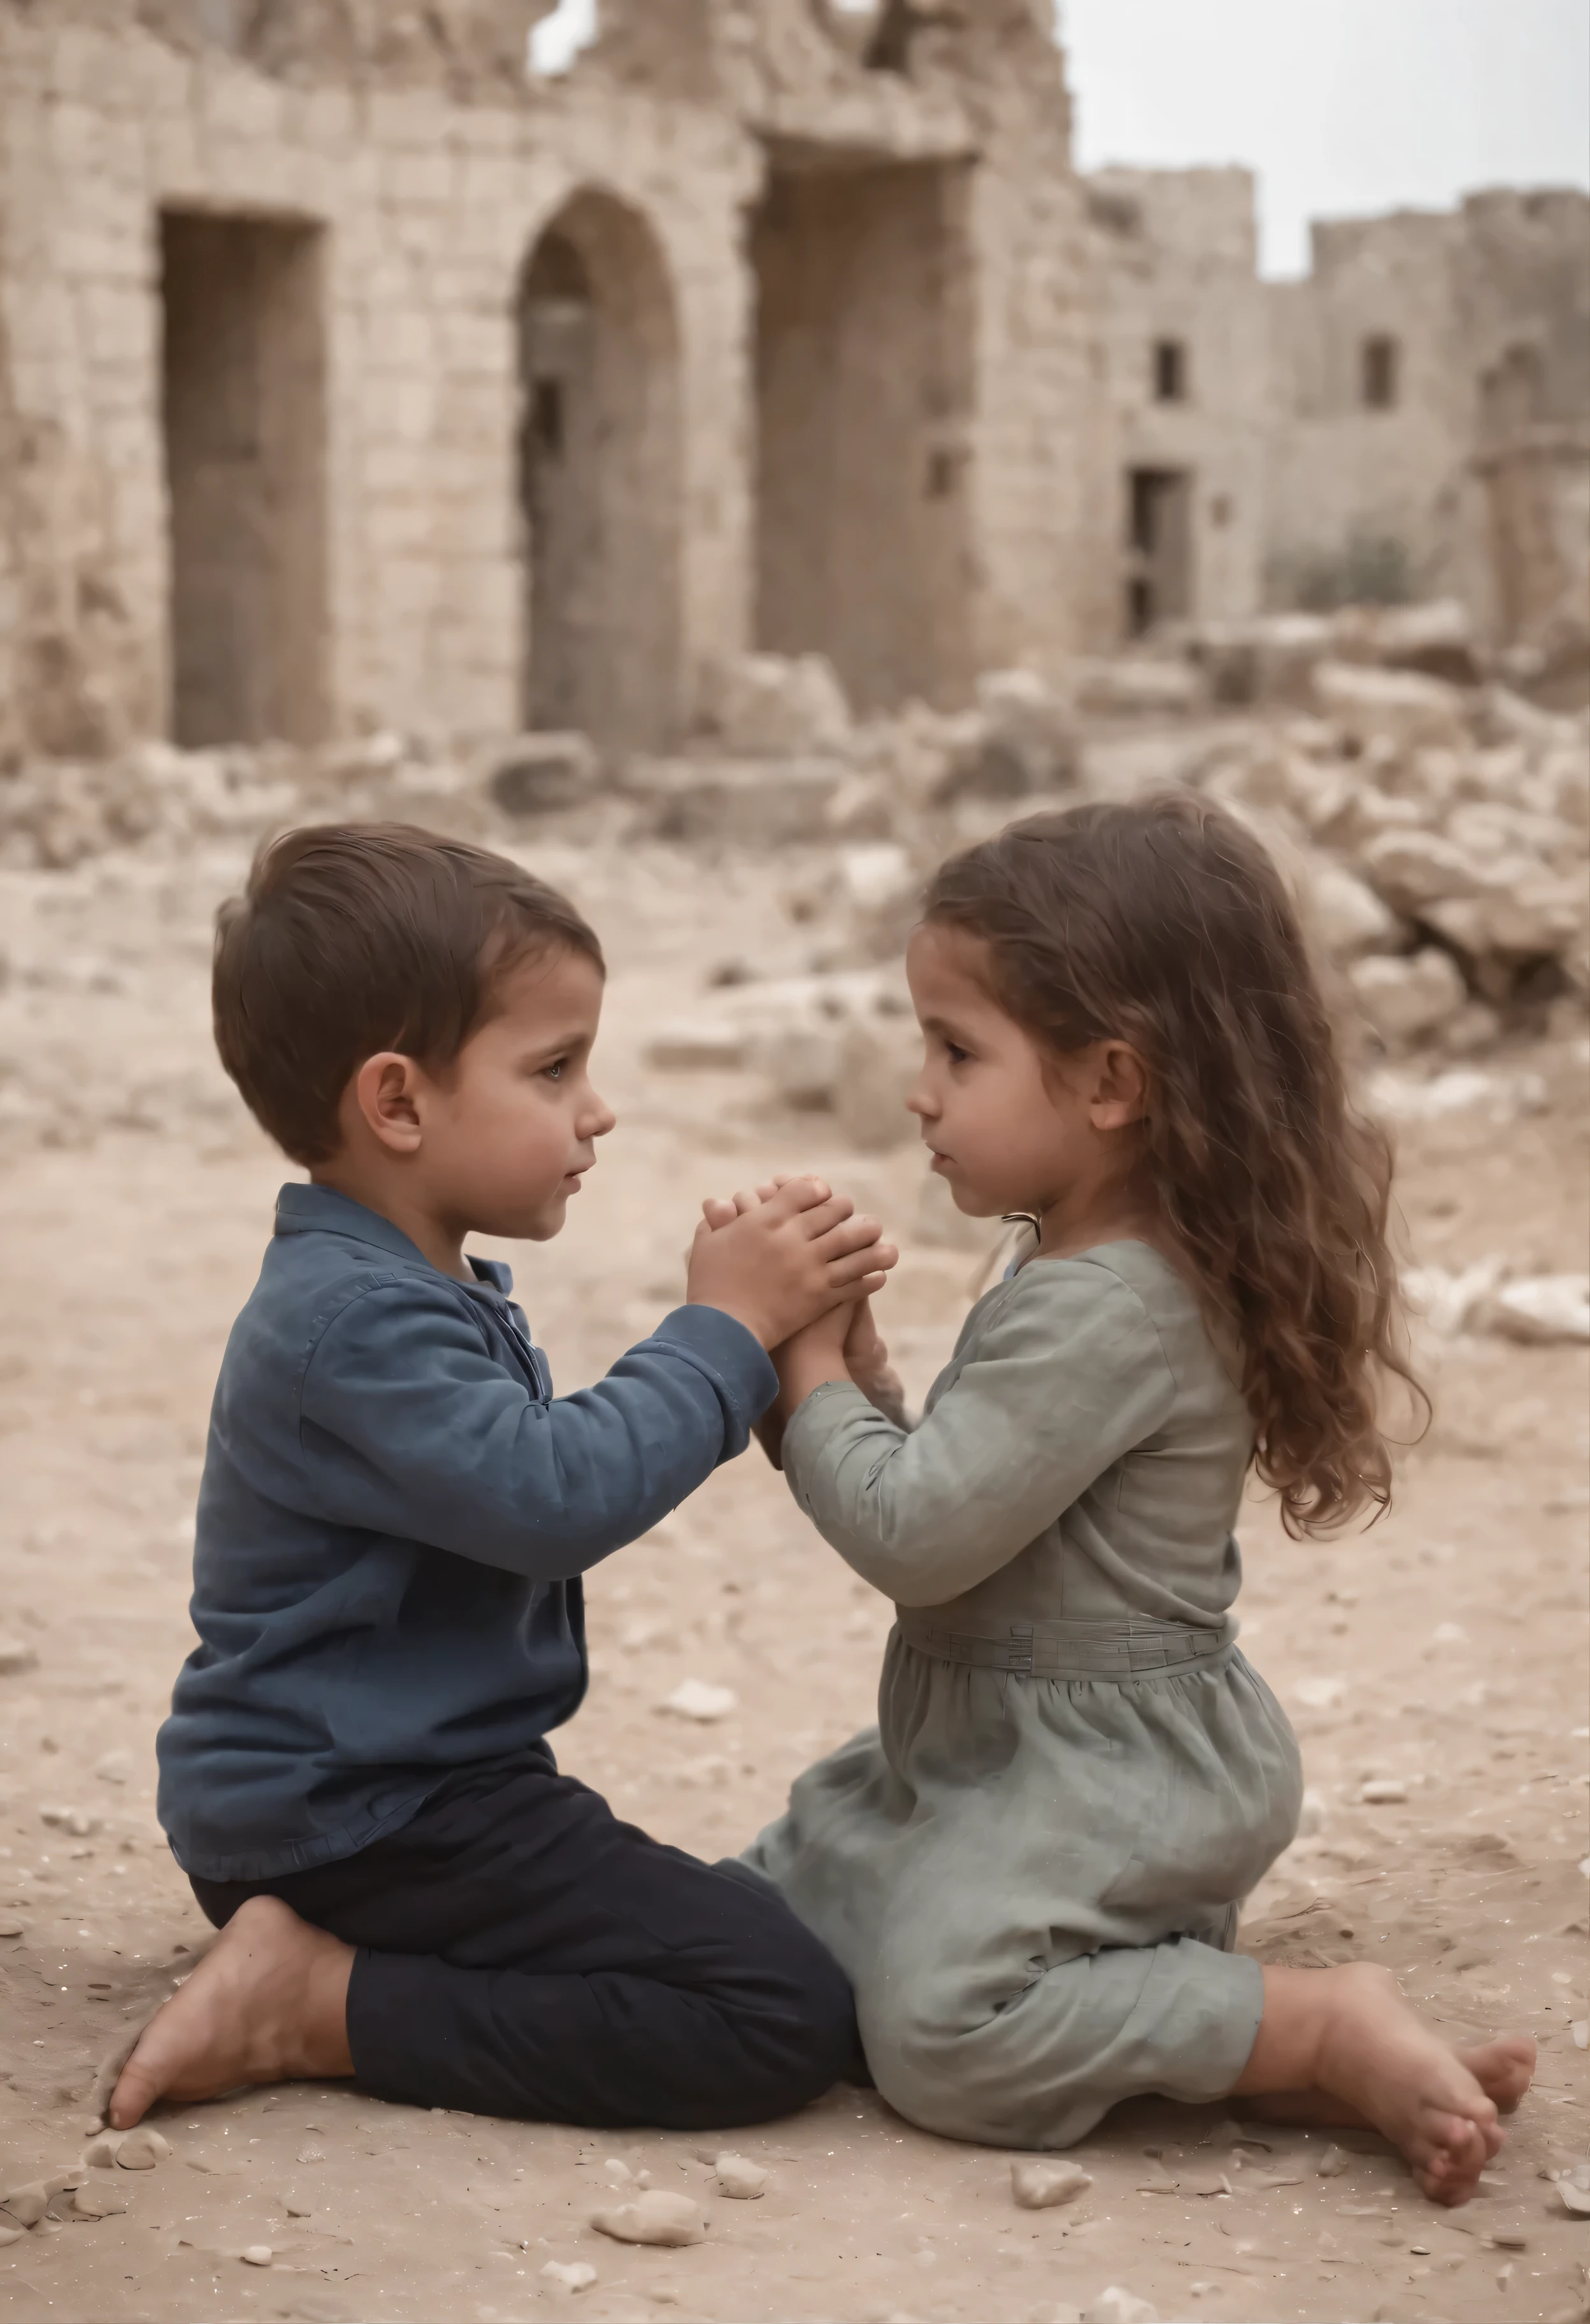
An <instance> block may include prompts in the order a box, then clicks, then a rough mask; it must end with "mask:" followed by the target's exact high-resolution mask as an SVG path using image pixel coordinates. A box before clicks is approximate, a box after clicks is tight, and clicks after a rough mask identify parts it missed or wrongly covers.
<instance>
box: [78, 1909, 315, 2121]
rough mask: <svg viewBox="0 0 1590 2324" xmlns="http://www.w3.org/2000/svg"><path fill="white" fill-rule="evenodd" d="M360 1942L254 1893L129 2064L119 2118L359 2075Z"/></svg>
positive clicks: (116, 2101)
mask: <svg viewBox="0 0 1590 2324" xmlns="http://www.w3.org/2000/svg"><path fill="white" fill-rule="evenodd" d="M353 1966H354V1949H353V1947H352V1945H345V1944H343V1943H342V1942H341V1941H339V1940H338V1939H337V1938H335V1937H332V1936H327V1935H326V1932H325V1930H324V1929H315V1928H311V1927H310V1925H309V1923H308V1922H307V1921H300V1920H299V1916H298V1914H296V1913H295V1912H293V1911H291V1910H290V1907H289V1906H287V1905H286V1904H282V1903H281V1901H280V1898H278V1897H275V1896H251V1897H250V1899H249V1901H248V1903H247V1904H243V1905H241V1906H240V1907H239V1908H238V1910H237V1912H236V1913H235V1914H234V1915H233V1917H232V1919H231V1920H230V1921H228V1922H227V1923H226V1926H225V1928H224V1929H223V1930H222V1932H221V1933H220V1936H219V1937H218V1938H217V1939H216V1942H215V1944H214V1945H213V1946H212V1947H211V1949H210V1950H209V1951H208V1952H207V1954H206V1955H205V1958H204V1960H201V1961H200V1963H199V1965H198V1968H197V1969H195V1970H194V1972H193V1975H192V1976H191V1977H190V1978H188V1982H187V1984H186V1985H184V1986H183V1987H181V1989H180V1991H179V1992H178V1993H176V1994H174V1995H173V1996H172V1997H171V1999H170V2001H168V2002H167V2004H166V2006H165V2007H164V2008H163V2009H161V2010H160V2011H158V2012H157V2013H156V2015H154V2016H153V2017H152V2018H151V2020H150V2022H149V2024H148V2025H147V2026H146V2027H145V2028H144V2030H143V2033H142V2035H141V2036H140V2037H139V2041H138V2045H137V2047H136V2049H135V2050H134V2051H133V2054H132V2056H131V2057H130V2058H129V2059H128V2061H127V2062H126V2064H125V2065H124V2067H123V2069H122V2074H121V2080H119V2081H118V2082H117V2084H116V2086H115V2091H114V2093H113V2094H112V2098H111V2102H110V2121H111V2124H112V2126H113V2127H114V2128H115V2129H117V2130H128V2129H131V2127H132V2126H133V2123H135V2122H138V2121H140V2120H141V2119H142V2116H144V2115H145V2114H146V2113H147V2112H148V2110H149V2108H150V2107H152V2105H153V2104H154V2102H155V2100H156V2099H157V2098H216V2097H218V2096H219V2095H220V2093H221V2092H222V2091H223V2090H232V2089H236V2088H237V2087H238V2085H239V2084H240V2083H242V2082H286V2081H297V2080H308V2081H324V2080H330V2079H332V2078H333V2077H334V2076H337V2075H345V2074H351V2073H352V2072H353V2070H354V2061H353V2058H352V2057H351V2055H350V2054H349V2051H348V2034H347V2000H348V1978H349V1976H350V1974H351V1973H352V1970H353Z"/></svg>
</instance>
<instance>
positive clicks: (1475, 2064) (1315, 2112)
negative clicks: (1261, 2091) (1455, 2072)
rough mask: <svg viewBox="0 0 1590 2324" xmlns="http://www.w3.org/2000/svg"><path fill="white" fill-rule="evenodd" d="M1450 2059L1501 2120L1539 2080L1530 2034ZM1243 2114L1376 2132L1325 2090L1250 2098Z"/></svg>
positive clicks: (1504, 2037) (1502, 2036)
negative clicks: (1468, 2076) (1470, 2078)
mask: <svg viewBox="0 0 1590 2324" xmlns="http://www.w3.org/2000/svg"><path fill="white" fill-rule="evenodd" d="M1452 2054H1453V2056H1454V2057H1455V2058H1456V2059H1457V2062H1458V2064H1459V2065H1460V2066H1465V2067H1466V2068H1467V2070H1468V2071H1469V2072H1470V2073H1471V2074H1472V2075H1473V2076H1474V2078H1475V2081H1476V2082H1477V2083H1478V2084H1479V2086H1480V2088H1481V2089H1482V2090H1484V2094H1485V2096H1486V2097H1487V2098H1490V2099H1492V2100H1493V2103H1494V2105H1495V2107H1496V2110H1497V2112H1498V2113H1499V2114H1516V2112H1517V2111H1518V2108H1519V2106H1520V2104H1521V2101H1522V2099H1523V2096H1524V2093H1525V2092H1526V2090H1527V2089H1529V2087H1530V2083H1531V2082H1532V2081H1533V2080H1534V2078H1535V2054H1536V2053H1535V2043H1534V2040H1533V2037H1532V2036H1531V2035H1530V2034H1528V2033H1499V2034H1498V2035H1497V2036H1496V2038H1495V2040H1494V2041H1492V2042H1481V2043H1476V2044H1475V2046H1474V2047H1473V2048H1472V2049H1467V2050H1454V2052H1452ZM1243 2111H1244V2113H1245V2114H1250V2115H1254V2116H1256V2117H1257V2118H1258V2119H1259V2120H1260V2121H1261V2122H1292V2123H1310V2124H1318V2125H1319V2126H1320V2127H1321V2128H1322V2129H1331V2130H1371V2129H1373V2128H1374V2125H1373V2124H1372V2123H1371V2122H1370V2120H1369V2117H1368V2116H1367V2115H1364V2114H1360V2113H1359V2111H1358V2109H1357V2107H1350V2106H1348V2105H1347V2104H1346V2101H1345V2099H1342V2098H1332V2097H1330V2095H1329V2094H1328V2091H1325V2090H1282V2091H1279V2092H1277V2093H1276V2094H1275V2095H1274V2096H1273V2097H1270V2098H1249V2099H1247V2100H1246V2101H1245V2105H1244V2107H1243Z"/></svg>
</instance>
